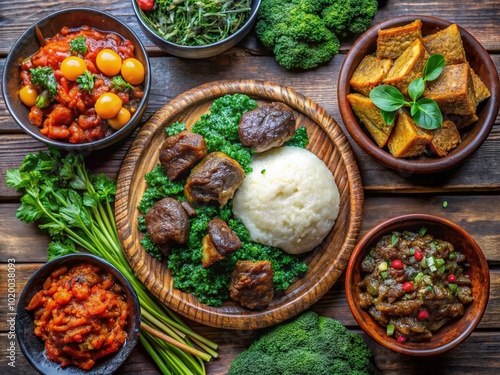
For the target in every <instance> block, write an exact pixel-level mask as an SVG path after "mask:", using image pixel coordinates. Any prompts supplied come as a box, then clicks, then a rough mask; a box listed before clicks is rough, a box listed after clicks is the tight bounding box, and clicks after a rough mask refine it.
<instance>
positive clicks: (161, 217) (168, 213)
mask: <svg viewBox="0 0 500 375" xmlns="http://www.w3.org/2000/svg"><path fill="white" fill-rule="evenodd" d="M146 229H147V232H148V234H149V237H150V238H151V241H152V242H153V243H154V244H155V245H160V250H162V251H163V252H165V251H166V250H167V249H168V247H169V245H171V244H172V243H178V244H184V243H186V241H187V239H188V236H189V229H190V224H189V217H188V214H187V213H186V210H184V208H183V207H182V204H181V203H180V202H179V201H178V200H177V199H174V198H163V199H162V200H160V201H159V202H158V203H156V204H155V205H154V206H153V207H151V209H150V210H149V211H148V213H147V214H146Z"/></svg>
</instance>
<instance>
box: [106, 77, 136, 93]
mask: <svg viewBox="0 0 500 375" xmlns="http://www.w3.org/2000/svg"><path fill="white" fill-rule="evenodd" d="M111 86H112V87H113V88H114V89H116V90H118V91H126V90H133V89H134V86H132V85H131V84H130V83H128V82H126V81H125V80H124V79H123V77H122V76H114V77H113V78H111Z"/></svg>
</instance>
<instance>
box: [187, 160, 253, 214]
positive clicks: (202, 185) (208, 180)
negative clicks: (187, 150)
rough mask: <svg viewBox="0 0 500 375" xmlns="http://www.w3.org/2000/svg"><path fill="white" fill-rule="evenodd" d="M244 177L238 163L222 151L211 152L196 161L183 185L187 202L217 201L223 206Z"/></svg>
mask: <svg viewBox="0 0 500 375" xmlns="http://www.w3.org/2000/svg"><path fill="white" fill-rule="evenodd" d="M244 178H245V172H244V171H243V168H241V166H240V164H239V163H238V162H237V161H236V160H234V159H232V158H230V157H229V156H227V155H226V154H224V153H223V152H219V151H216V152H211V153H210V154H208V155H207V156H206V157H205V158H204V159H203V160H202V161H201V162H200V163H198V164H197V165H196V166H195V167H194V168H193V169H192V170H191V174H190V175H189V177H188V179H187V181H186V184H185V185H184V194H185V195H186V198H187V199H188V201H189V202H191V203H193V202H203V203H208V202H219V205H220V206H221V207H222V206H224V205H225V204H226V203H227V201H228V200H229V199H231V198H232V197H233V195H234V193H235V191H236V189H238V187H239V186H240V185H241V183H242V182H243V179H244Z"/></svg>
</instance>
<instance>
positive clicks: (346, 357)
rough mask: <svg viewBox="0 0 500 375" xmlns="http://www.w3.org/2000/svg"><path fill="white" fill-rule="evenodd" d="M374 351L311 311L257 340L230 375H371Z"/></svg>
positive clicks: (342, 328) (238, 359) (355, 337)
mask: <svg viewBox="0 0 500 375" xmlns="http://www.w3.org/2000/svg"><path fill="white" fill-rule="evenodd" d="M371 355H372V353H371V351H370V349H369V348H368V346H367V345H366V343H365V342H364V341H363V339H362V338H361V337H360V336H358V335H356V334H354V333H351V332H349V330H347V329H346V328H345V327H344V326H343V325H342V324H341V323H340V322H338V321H336V320H334V319H332V318H329V317H324V316H318V315H317V314H316V313H314V312H312V311H308V312H305V313H303V314H302V315H299V316H298V317H297V318H295V319H293V320H291V321H288V322H284V323H281V324H279V325H277V326H276V327H274V328H271V329H269V330H268V331H267V332H265V333H263V334H262V335H261V336H260V337H258V338H257V339H256V340H255V341H254V342H253V343H252V345H251V346H250V347H249V348H248V349H247V350H246V351H244V352H243V353H241V354H240V355H239V356H238V357H237V358H236V359H235V360H234V361H233V363H232V364H231V368H230V369H229V372H228V375H244V374H245V375H247V374H250V375H252V374H258V375H271V374H272V375H275V374H283V375H285V374H286V375H323V374H324V375H330V374H338V375H344V374H345V375H362V374H372V373H373V371H372V364H371V362H370V358H371Z"/></svg>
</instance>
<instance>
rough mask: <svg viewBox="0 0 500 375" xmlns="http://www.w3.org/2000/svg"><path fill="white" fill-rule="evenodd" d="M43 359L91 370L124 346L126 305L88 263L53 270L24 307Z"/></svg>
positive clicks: (113, 284) (115, 287)
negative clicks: (43, 352)
mask: <svg viewBox="0 0 500 375" xmlns="http://www.w3.org/2000/svg"><path fill="white" fill-rule="evenodd" d="M27 310H28V311H34V317H35V335H36V336H38V337H41V338H42V339H43V340H44V341H45V349H46V353H47V357H48V358H49V359H51V360H53V361H56V362H58V363H60V364H61V367H65V366H68V365H76V366H78V367H80V368H82V369H84V370H89V369H90V368H92V367H93V366H94V364H95V362H96V361H97V360H98V359H99V358H101V357H104V356H106V355H108V354H110V353H113V352H116V351H117V350H118V349H119V348H120V347H121V346H122V345H123V344H124V342H125V339H126V338H127V333H126V332H125V331H124V327H125V326H126V324H127V317H128V315H129V310H130V308H129V306H128V303H127V301H126V297H125V294H124V292H123V289H122V287H121V285H119V284H118V283H117V282H116V280H115V278H114V277H113V275H111V274H110V273H106V272H104V271H102V270H101V269H100V268H99V267H97V266H95V265H91V264H88V263H84V264H80V265H77V266H74V267H72V268H71V269H68V268H67V267H65V266H64V267H61V268H59V269H57V270H55V271H54V272H53V273H52V274H51V275H50V276H49V277H48V278H47V280H46V281H45V283H44V284H43V289H42V290H41V291H39V292H38V293H37V294H35V295H34V296H33V298H32V299H31V301H30V303H29V304H28V307H27Z"/></svg>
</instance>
